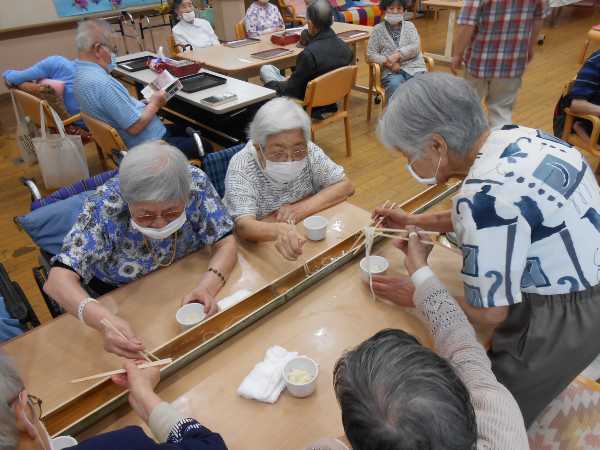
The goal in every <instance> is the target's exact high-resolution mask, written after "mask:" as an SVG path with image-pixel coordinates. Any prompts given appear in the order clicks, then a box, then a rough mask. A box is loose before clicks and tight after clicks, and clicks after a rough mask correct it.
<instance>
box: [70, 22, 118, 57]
mask: <svg viewBox="0 0 600 450" xmlns="http://www.w3.org/2000/svg"><path fill="white" fill-rule="evenodd" d="M112 34H113V31H112V28H111V26H110V24H109V23H108V22H107V21H106V20H102V19H92V20H82V21H81V22H79V23H78V24H77V35H76V37H75V43H76V45H77V50H78V51H80V52H87V51H89V50H91V49H92V47H93V46H94V44H96V43H97V42H100V43H101V44H107V43H108V42H109V41H110V38H111V37H112Z"/></svg>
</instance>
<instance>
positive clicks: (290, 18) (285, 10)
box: [277, 0, 305, 26]
mask: <svg viewBox="0 0 600 450" xmlns="http://www.w3.org/2000/svg"><path fill="white" fill-rule="evenodd" d="M277 6H279V11H280V12H281V17H283V22H284V23H286V24H290V25H292V26H294V25H297V26H300V25H304V22H305V20H304V18H303V17H299V16H297V15H296V7H295V6H294V5H292V4H290V3H287V2H286V0H277Z"/></svg>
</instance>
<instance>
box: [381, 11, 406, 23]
mask: <svg viewBox="0 0 600 450" xmlns="http://www.w3.org/2000/svg"><path fill="white" fill-rule="evenodd" d="M383 18H384V20H385V21H386V22H387V23H389V24H390V25H398V24H399V23H400V22H402V21H403V20H404V14H402V13H396V14H394V13H388V14H386V15H385V16H384V17H383Z"/></svg>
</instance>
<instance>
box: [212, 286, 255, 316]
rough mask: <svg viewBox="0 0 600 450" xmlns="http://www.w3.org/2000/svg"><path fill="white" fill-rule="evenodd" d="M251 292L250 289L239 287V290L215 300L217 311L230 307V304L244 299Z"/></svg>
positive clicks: (235, 303)
mask: <svg viewBox="0 0 600 450" xmlns="http://www.w3.org/2000/svg"><path fill="white" fill-rule="evenodd" d="M250 294H252V291H250V290H248V289H240V290H239V291H237V292H235V293H234V294H231V295H230V296H229V297H225V298H223V299H221V300H219V301H218V302H217V304H218V305H219V311H225V310H226V309H229V308H231V307H232V306H235V305H237V304H238V303H239V302H241V301H242V300H244V299H245V298H246V297H248V296H249V295H250Z"/></svg>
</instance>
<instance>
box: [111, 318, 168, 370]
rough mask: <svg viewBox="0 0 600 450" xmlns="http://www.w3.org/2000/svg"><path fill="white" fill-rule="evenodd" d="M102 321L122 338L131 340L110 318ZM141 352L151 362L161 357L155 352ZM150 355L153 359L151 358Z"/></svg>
mask: <svg viewBox="0 0 600 450" xmlns="http://www.w3.org/2000/svg"><path fill="white" fill-rule="evenodd" d="M100 323H101V324H102V326H103V327H105V328H106V329H108V330H111V331H112V332H113V333H115V334H117V335H118V336H120V337H121V338H123V339H125V340H126V341H129V338H128V337H127V336H125V334H124V333H123V332H122V331H121V330H119V329H118V328H117V327H116V326H115V325H114V324H113V323H112V322H111V321H110V320H108V319H102V320H101V321H100ZM139 354H140V355H141V356H142V358H143V359H145V360H146V361H148V362H151V361H152V359H154V360H156V361H158V360H159V359H160V358H158V357H157V356H156V355H154V354H152V353H150V352H144V351H140V352H139ZM150 357H151V358H152V359H150Z"/></svg>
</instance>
